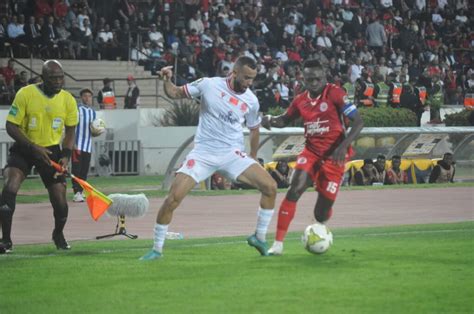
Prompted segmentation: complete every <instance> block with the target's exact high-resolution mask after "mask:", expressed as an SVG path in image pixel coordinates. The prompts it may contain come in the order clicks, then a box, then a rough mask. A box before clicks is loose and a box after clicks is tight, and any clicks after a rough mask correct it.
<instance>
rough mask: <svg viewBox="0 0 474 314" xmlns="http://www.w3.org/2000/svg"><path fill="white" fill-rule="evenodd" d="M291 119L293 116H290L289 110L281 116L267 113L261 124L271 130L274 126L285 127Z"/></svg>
mask: <svg viewBox="0 0 474 314" xmlns="http://www.w3.org/2000/svg"><path fill="white" fill-rule="evenodd" d="M290 121H291V118H290V117H289V116H288V114H287V112H286V111H285V113H283V114H281V115H279V116H272V115H269V114H267V115H265V116H263V118H262V122H261V125H262V127H264V128H265V129H267V130H270V129H271V128H272V127H275V128H283V127H285V126H286V125H287V124H288V123H289V122H290Z"/></svg>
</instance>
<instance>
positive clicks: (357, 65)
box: [349, 58, 364, 84]
mask: <svg viewBox="0 0 474 314" xmlns="http://www.w3.org/2000/svg"><path fill="white" fill-rule="evenodd" d="M361 62H362V60H361V59H360V58H356V59H355V62H354V63H353V64H352V65H351V66H350V67H349V78H350V81H351V83H353V84H354V83H355V81H356V80H357V79H358V78H360V76H361V75H362V69H363V68H364V66H362V65H361Z"/></svg>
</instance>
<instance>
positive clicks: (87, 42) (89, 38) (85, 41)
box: [79, 18, 96, 60]
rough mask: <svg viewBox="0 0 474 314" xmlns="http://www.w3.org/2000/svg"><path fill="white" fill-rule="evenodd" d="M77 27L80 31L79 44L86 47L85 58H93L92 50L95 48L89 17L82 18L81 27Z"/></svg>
mask: <svg viewBox="0 0 474 314" xmlns="http://www.w3.org/2000/svg"><path fill="white" fill-rule="evenodd" d="M79 29H80V30H81V32H82V42H81V44H82V45H84V46H85V47H86V51H87V59H89V60H92V59H94V52H95V49H96V44H95V41H94V37H93V33H92V28H91V23H90V20H89V18H84V20H83V22H82V27H81V26H80V25H79Z"/></svg>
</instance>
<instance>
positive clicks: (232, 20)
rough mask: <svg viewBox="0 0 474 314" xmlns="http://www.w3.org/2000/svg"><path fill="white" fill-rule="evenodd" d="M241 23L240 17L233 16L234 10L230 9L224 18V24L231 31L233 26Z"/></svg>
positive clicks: (235, 26)
mask: <svg viewBox="0 0 474 314" xmlns="http://www.w3.org/2000/svg"><path fill="white" fill-rule="evenodd" d="M241 23H242V21H241V20H240V19H238V18H235V12H234V11H230V12H229V17H228V18H224V25H225V26H226V27H227V29H228V30H229V31H231V32H232V31H234V29H235V28H237V27H238V26H240V24H241Z"/></svg>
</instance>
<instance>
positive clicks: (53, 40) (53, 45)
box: [41, 16, 59, 58]
mask: <svg viewBox="0 0 474 314" xmlns="http://www.w3.org/2000/svg"><path fill="white" fill-rule="evenodd" d="M41 38H42V40H41V41H42V44H41V45H42V48H43V49H44V53H45V54H46V56H47V57H48V58H51V57H53V55H52V52H53V51H56V56H58V55H59V54H58V49H59V46H58V42H59V37H58V32H57V30H56V26H54V17H52V16H49V17H48V22H47V24H46V25H45V26H44V27H43V28H42V29H41Z"/></svg>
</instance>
